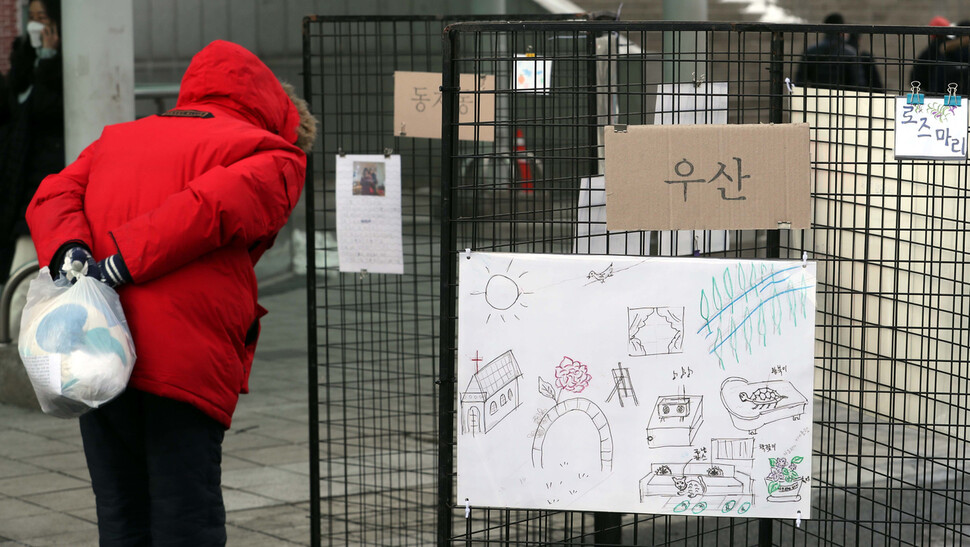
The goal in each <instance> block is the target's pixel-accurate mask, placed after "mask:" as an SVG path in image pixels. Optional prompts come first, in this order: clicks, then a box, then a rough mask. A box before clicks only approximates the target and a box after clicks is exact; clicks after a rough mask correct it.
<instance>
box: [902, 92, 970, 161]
mask: <svg viewBox="0 0 970 547" xmlns="http://www.w3.org/2000/svg"><path fill="white" fill-rule="evenodd" d="M944 102H945V100H944V98H943V97H939V98H932V99H931V98H926V99H924V101H923V104H909V103H908V102H907V100H906V97H896V119H895V137H896V138H895V147H894V151H895V154H896V159H935V160H948V159H952V160H965V159H967V108H970V107H968V106H967V101H966V98H964V100H962V101H961V106H955V105H953V106H951V105H946V104H944Z"/></svg>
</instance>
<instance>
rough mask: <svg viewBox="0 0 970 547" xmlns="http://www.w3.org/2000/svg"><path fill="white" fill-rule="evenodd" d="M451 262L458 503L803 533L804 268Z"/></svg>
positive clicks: (617, 260) (636, 261) (495, 257)
mask: <svg viewBox="0 0 970 547" xmlns="http://www.w3.org/2000/svg"><path fill="white" fill-rule="evenodd" d="M457 260H458V263H459V266H458V267H459V279H458V293H459V296H458V322H459V328H458V351H457V361H456V365H455V367H456V372H457V377H458V383H457V391H458V393H457V394H456V409H457V411H458V419H457V426H458V435H457V439H458V492H457V494H458V499H459V500H461V501H462V502H464V500H465V499H468V502H469V503H470V504H471V505H476V506H493V507H495V506H497V507H512V508H525V509H547V510H569V511H572V510H576V511H609V512H619V513H659V514H669V515H685V516H721V517H746V518H747V517H776V518H795V517H796V516H798V515H799V514H800V515H801V517H802V518H809V516H810V511H811V476H812V462H811V459H812V458H811V455H812V412H813V409H812V399H813V381H814V377H815V374H814V351H815V290H816V278H815V271H816V267H815V264H814V263H812V262H807V261H805V262H802V261H795V260H734V259H697V258H657V257H628V256H611V255H601V256H580V255H539V254H521V253H477V252H472V253H465V254H462V255H460V256H459V257H458V258H457Z"/></svg>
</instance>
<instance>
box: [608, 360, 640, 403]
mask: <svg viewBox="0 0 970 547" xmlns="http://www.w3.org/2000/svg"><path fill="white" fill-rule="evenodd" d="M617 364H619V363H617ZM612 372H613V391H611V392H610V396H609V397H607V398H606V402H607V403H608V402H610V401H611V400H613V396H614V395H616V398H617V400H619V401H620V407H622V406H623V397H633V405H634V406H640V403H639V402H638V401H637V392H636V391H633V382H631V381H630V369H628V368H626V367H616V368H615V369H613V370H612Z"/></svg>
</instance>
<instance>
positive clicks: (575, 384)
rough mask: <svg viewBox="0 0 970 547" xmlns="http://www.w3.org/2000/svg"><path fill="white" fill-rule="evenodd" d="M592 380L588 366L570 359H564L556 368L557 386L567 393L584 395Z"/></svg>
mask: <svg viewBox="0 0 970 547" xmlns="http://www.w3.org/2000/svg"><path fill="white" fill-rule="evenodd" d="M592 379H593V377H592V376H591V375H590V374H589V371H588V370H587V368H586V365H584V364H582V363H580V362H579V361H573V360H572V359H570V358H569V357H563V358H562V361H561V362H560V363H559V366H557V367H556V385H557V386H559V387H560V388H562V389H565V390H566V391H571V392H573V393H582V392H583V390H584V389H586V388H587V387H589V381H590V380H592Z"/></svg>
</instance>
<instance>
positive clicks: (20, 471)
mask: <svg viewBox="0 0 970 547" xmlns="http://www.w3.org/2000/svg"><path fill="white" fill-rule="evenodd" d="M41 471H43V469H41V468H40V467H37V466H35V465H31V464H28V463H25V462H22V461H20V460H14V459H11V458H4V457H0V479H4V478H7V477H18V476H21V475H32V474H34V473H40V472H41Z"/></svg>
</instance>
